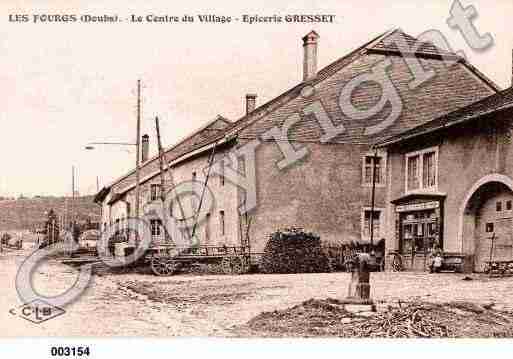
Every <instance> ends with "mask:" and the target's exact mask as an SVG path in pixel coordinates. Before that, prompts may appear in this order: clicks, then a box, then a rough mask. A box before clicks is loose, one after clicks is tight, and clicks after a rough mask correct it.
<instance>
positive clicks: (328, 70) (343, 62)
mask: <svg viewBox="0 0 513 359" xmlns="http://www.w3.org/2000/svg"><path fill="white" fill-rule="evenodd" d="M394 36H397V37H399V39H400V40H401V41H396V42H394V41H387V39H391V38H392V37H394ZM397 43H406V44H407V45H408V46H409V47H413V48H415V51H414V53H411V55H414V56H416V57H418V58H424V59H442V56H441V55H443V56H444V57H446V56H447V57H450V58H454V59H457V61H458V62H459V63H461V64H462V65H463V66H465V67H466V68H467V69H468V70H469V71H470V72H472V73H473V74H474V75H475V76H476V77H478V78H479V79H480V80H481V83H483V84H484V86H486V87H487V89H488V91H498V87H497V86H496V85H495V84H494V83H493V82H492V81H491V80H489V79H488V78H486V76H484V75H483V74H481V73H480V72H479V71H477V69H475V68H474V67H473V66H472V65H470V64H469V63H467V62H466V61H465V60H464V59H463V58H460V57H458V56H457V55H456V54H454V53H452V52H447V51H444V50H441V49H438V48H437V47H436V46H434V45H433V44H430V43H427V42H426V43H424V42H422V43H418V40H417V39H415V38H413V37H411V36H409V35H407V34H405V33H404V32H403V31H401V30H400V29H394V30H391V31H387V32H385V33H383V34H381V35H379V36H377V37H375V38H374V39H372V40H370V41H369V42H367V43H365V44H364V45H362V46H360V47H359V48H357V49H355V50H353V51H351V52H350V53H348V54H347V55H345V56H343V57H341V58H339V59H337V60H336V61H334V62H332V63H331V64H329V65H327V66H326V67H324V68H322V69H321V70H319V71H318V72H317V75H316V77H315V78H313V79H312V80H311V81H309V82H301V83H299V84H298V85H296V86H294V87H292V88H291V89H289V90H287V91H285V92H284V93H282V94H281V95H279V96H277V97H275V98H274V99H272V100H270V101H268V102H267V103H264V104H263V105H261V106H259V107H257V108H256V109H255V110H253V111H252V112H251V113H249V114H247V115H245V116H243V117H242V118H240V119H239V120H237V121H236V122H234V123H231V122H230V121H228V120H226V119H225V118H223V117H222V116H218V117H217V118H216V119H214V120H213V121H211V122H209V123H208V124H207V125H206V126H204V127H203V128H201V129H199V130H198V131H196V132H194V133H193V134H191V135H190V136H188V137H186V138H185V139H183V140H181V141H179V142H178V143H177V144H176V145H174V146H171V147H170V148H168V149H166V150H165V152H166V157H167V160H168V161H172V160H175V159H178V158H180V157H181V156H184V155H186V154H188V153H190V152H192V151H195V150H197V149H200V148H202V147H204V146H207V145H209V144H211V143H214V142H216V141H219V140H221V139H222V138H225V139H229V138H232V137H235V136H240V135H241V132H242V131H243V130H245V129H247V128H248V127H250V126H253V125H254V124H256V123H257V122H259V121H260V120H262V119H266V117H268V116H267V115H268V114H270V113H272V112H274V111H276V110H277V109H279V108H281V107H282V106H283V105H284V104H286V103H288V102H289V101H291V100H293V99H295V98H297V97H298V96H299V95H300V93H301V90H303V88H304V87H305V86H313V85H315V84H317V83H320V82H321V81H324V80H326V79H329V78H330V77H332V76H334V75H335V74H337V73H339V72H340V70H342V69H344V68H346V67H349V65H351V64H354V63H355V62H357V61H358V60H359V59H361V58H363V57H364V56H365V55H369V54H384V55H392V56H401V55H405V54H408V51H410V50H411V49H410V48H409V49H399V48H398V47H397ZM415 45H418V46H415ZM430 61H431V60H430ZM352 71H353V72H354V73H352V76H357V75H358V74H359V72H358V67H357V66H355V68H354V69H352ZM360 71H361V70H360ZM446 81H448V82H450V81H452V82H455V80H454V79H453V78H448V79H447V80H446ZM458 85H459V84H456V86H458ZM446 87H447V88H444V90H443V91H444V93H435V96H438V97H439V98H443V97H444V96H446V95H449V93H446V92H447V91H452V89H453V87H451V86H446ZM471 90H472V89H469V91H471ZM374 95H375V94H371V95H365V96H367V97H368V99H366V100H367V101H371V100H372V99H371V97H372V96H374ZM424 95H425V96H429V95H430V94H429V91H427V94H424ZM480 97H482V96H480ZM465 101H467V103H468V99H466V100H465ZM445 102H446V103H445V105H446V106H438V104H431V103H429V104H427V103H424V104H423V109H422V110H423V112H421V109H420V108H419V111H418V117H419V118H421V119H422V121H424V122H427V121H428V120H431V118H433V117H435V116H437V113H436V112H434V111H433V108H434V107H436V108H437V109H438V111H439V112H441V113H447V112H450V111H452V110H453V109H454V106H455V105H457V104H449V103H448V101H446V100H445ZM467 103H462V104H461V106H464V105H466V104H467ZM444 111H445V112H444ZM438 114H440V113H438ZM408 121H412V119H409V120H408ZM304 122H306V121H304ZM407 123H408V124H409V126H410V127H413V126H414V125H416V124H417V123H418V122H411V123H410V122H407ZM308 126H310V127H311V125H308V124H307V127H308ZM307 130H308V129H307ZM397 131H398V130H396V132H397ZM348 136H352V134H349V135H348ZM242 137H243V136H242ZM314 137H315V138H316V139H318V136H314ZM157 161H158V158H157V157H155V158H153V159H150V160H149V161H148V162H146V163H145V164H143V167H152V168H153V167H155V168H156V169H158V164H157ZM134 173H135V170H132V171H131V172H129V173H127V174H125V175H124V176H122V177H120V178H119V179H117V180H116V181H114V182H113V183H112V184H111V185H110V186H108V187H107V188H106V190H108V189H110V187H111V186H113V185H117V184H118V183H120V182H126V181H127V180H128V178H129V177H131V175H133V174H134ZM106 193H107V191H103V195H102V196H100V197H104V195H105V194H106ZM98 195H100V193H99V194H98ZM98 199H100V200H101V199H102V198H98Z"/></svg>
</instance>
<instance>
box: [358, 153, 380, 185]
mask: <svg viewBox="0 0 513 359" xmlns="http://www.w3.org/2000/svg"><path fill="white" fill-rule="evenodd" d="M384 164H385V158H384V156H383V154H380V153H378V155H377V156H375V155H374V153H372V154H371V153H369V154H367V155H365V156H364V158H363V174H362V177H363V184H364V185H372V176H373V171H374V169H376V185H382V184H384V182H385V181H384V173H385V171H384Z"/></svg>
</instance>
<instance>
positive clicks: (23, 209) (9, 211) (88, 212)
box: [0, 196, 101, 231]
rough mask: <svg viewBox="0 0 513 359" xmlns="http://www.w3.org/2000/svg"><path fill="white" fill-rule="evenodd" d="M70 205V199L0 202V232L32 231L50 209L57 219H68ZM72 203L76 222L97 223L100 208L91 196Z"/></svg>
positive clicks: (45, 198)
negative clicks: (88, 220) (89, 221)
mask: <svg viewBox="0 0 513 359" xmlns="http://www.w3.org/2000/svg"><path fill="white" fill-rule="evenodd" d="M71 203H72V198H71V197H35V198H24V199H16V200H13V199H7V200H0V231H8V230H24V229H29V230H32V229H35V228H39V227H42V224H43V222H44V221H45V219H46V214H45V212H46V211H49V210H50V209H53V210H54V211H55V213H56V214H57V216H58V217H59V219H61V218H63V217H64V216H68V218H69V216H70V214H71ZM73 203H74V204H73V207H74V212H75V213H76V218H77V220H78V221H85V220H87V219H90V220H91V221H93V222H98V221H99V219H100V213H101V212H100V206H99V205H97V204H96V203H94V202H93V196H83V197H77V198H75V200H74V202H73ZM66 208H67V211H66ZM66 212H67V214H66ZM68 221H69V220H68Z"/></svg>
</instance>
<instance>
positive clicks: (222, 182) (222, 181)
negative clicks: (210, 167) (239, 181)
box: [219, 158, 224, 186]
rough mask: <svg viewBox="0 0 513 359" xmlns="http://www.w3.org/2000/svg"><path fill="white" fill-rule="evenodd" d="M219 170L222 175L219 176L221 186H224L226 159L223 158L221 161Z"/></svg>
mask: <svg viewBox="0 0 513 359" xmlns="http://www.w3.org/2000/svg"><path fill="white" fill-rule="evenodd" d="M219 170H220V172H221V173H220V175H219V184H220V185H221V186H224V159H223V158H222V159H221V161H219Z"/></svg>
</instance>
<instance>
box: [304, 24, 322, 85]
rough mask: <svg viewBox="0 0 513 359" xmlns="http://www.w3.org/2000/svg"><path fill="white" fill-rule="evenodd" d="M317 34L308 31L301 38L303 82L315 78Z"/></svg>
mask: <svg viewBox="0 0 513 359" xmlns="http://www.w3.org/2000/svg"><path fill="white" fill-rule="evenodd" d="M318 40H319V34H317V33H316V32H315V31H313V30H312V31H310V32H309V33H308V34H306V35H305V36H304V37H303V81H310V80H311V79H313V78H315V76H317V41H318Z"/></svg>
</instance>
